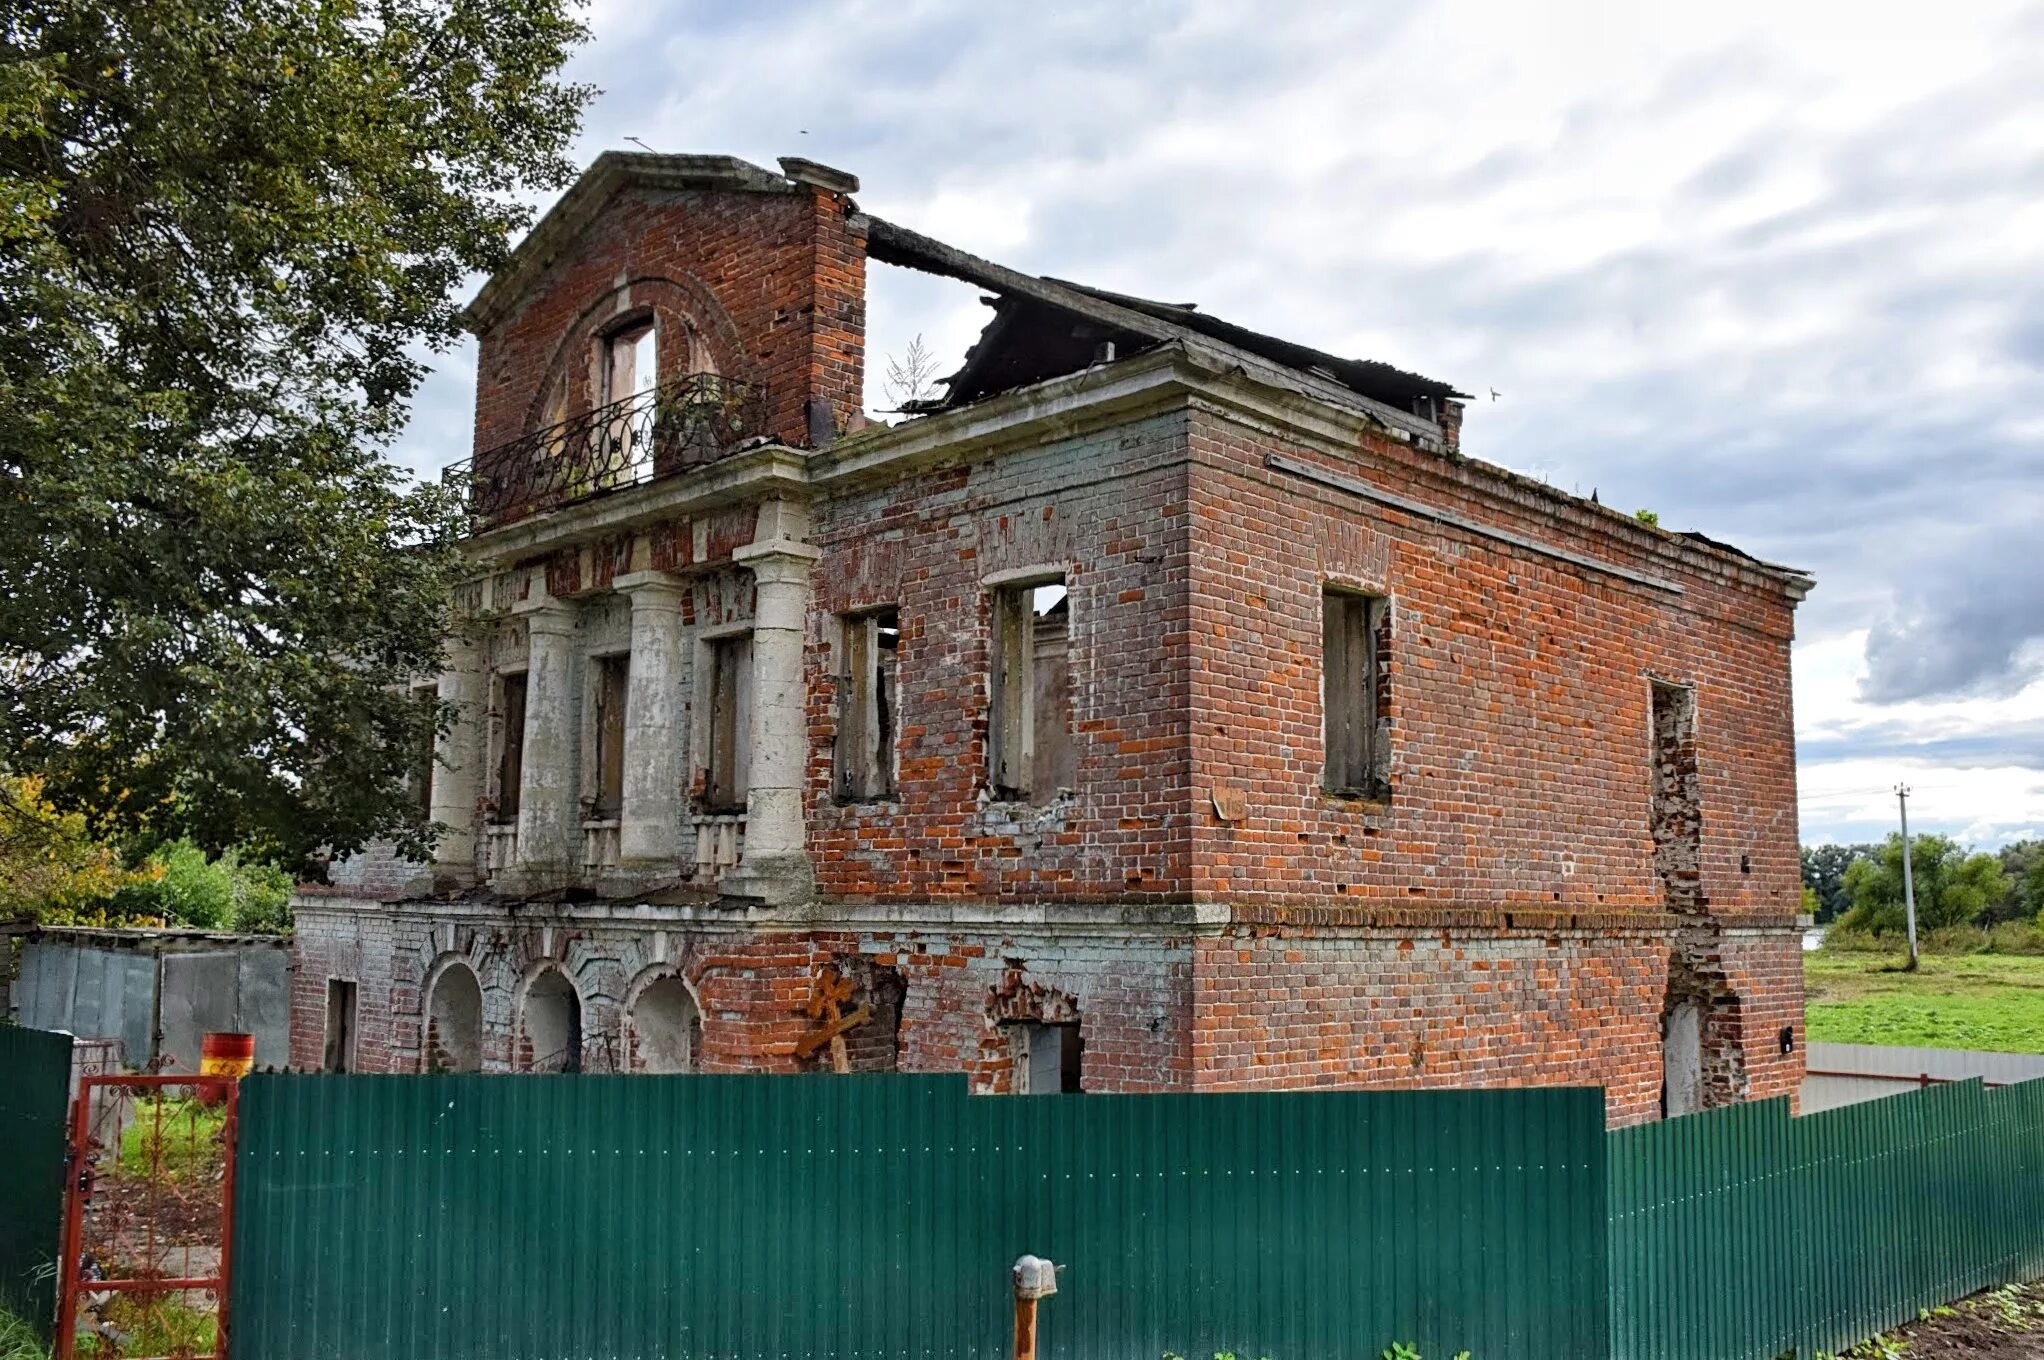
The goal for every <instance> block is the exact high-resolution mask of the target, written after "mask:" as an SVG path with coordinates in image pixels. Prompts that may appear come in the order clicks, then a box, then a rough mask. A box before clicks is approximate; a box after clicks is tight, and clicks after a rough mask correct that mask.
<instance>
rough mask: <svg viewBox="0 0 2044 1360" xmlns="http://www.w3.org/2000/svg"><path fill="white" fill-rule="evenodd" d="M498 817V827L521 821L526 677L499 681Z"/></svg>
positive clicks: (502, 678)
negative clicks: (519, 817) (519, 807)
mask: <svg viewBox="0 0 2044 1360" xmlns="http://www.w3.org/2000/svg"><path fill="white" fill-rule="evenodd" d="M497 686H498V689H497V814H496V818H497V821H498V822H499V823H506V822H515V821H517V820H518V787H519V785H520V784H522V783H523V782H524V780H525V675H524V673H523V672H520V673H518V674H516V675H506V676H502V677H500V678H499V679H498V681H497Z"/></svg>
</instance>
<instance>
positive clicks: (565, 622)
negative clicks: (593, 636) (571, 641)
mask: <svg viewBox="0 0 2044 1360" xmlns="http://www.w3.org/2000/svg"><path fill="white" fill-rule="evenodd" d="M511 617H513V618H516V619H523V620H525V626H526V629H527V630H528V631H529V632H532V633H537V634H541V635H544V636H551V637H565V636H567V635H568V634H569V633H572V632H574V631H575V606H574V605H572V604H570V603H568V602H567V601H566V600H559V599H555V598H554V597H553V596H551V595H541V596H539V597H538V598H537V599H530V600H520V601H518V603H516V604H514V605H512V606H511Z"/></svg>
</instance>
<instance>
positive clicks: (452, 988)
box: [422, 963, 483, 1072]
mask: <svg viewBox="0 0 2044 1360" xmlns="http://www.w3.org/2000/svg"><path fill="white" fill-rule="evenodd" d="M424 1056H425V1061H424V1063H423V1064H422V1065H423V1066H424V1068H425V1070H426V1071H428V1072H480V1071H481V1070H482V1067H483V989H482V987H481V985H480V984H478V983H477V982H476V975H475V973H474V971H473V970H472V969H470V968H469V966H468V965H467V964H465V963H451V964H449V965H448V966H447V967H446V968H445V969H444V970H443V971H442V972H441V974H440V976H439V977H438V978H437V979H436V980H435V981H434V983H433V995H432V998H431V1000H429V1001H428V1002H427V1003H426V1052H425V1055H424Z"/></svg>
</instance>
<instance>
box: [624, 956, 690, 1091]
mask: <svg viewBox="0 0 2044 1360" xmlns="http://www.w3.org/2000/svg"><path fill="white" fill-rule="evenodd" d="M631 1026H632V1066H633V1070H635V1071H639V1072H693V1071H695V1070H696V1061H697V1057H698V1055H699V1054H700V1053H701V1052H702V1041H703V1020H702V1013H701V1011H699V1010H698V1009H697V1007H696V1000H695V997H693V996H692V995H690V994H689V990H688V984H686V983H684V982H683V981H682V980H681V979H680V978H678V977H664V978H660V979H659V980H657V981H655V982H654V983H652V984H651V985H650V986H648V987H647V988H646V990H644V991H643V992H640V993H639V998H638V1000H637V1001H635V1002H633V1003H632V1010H631Z"/></svg>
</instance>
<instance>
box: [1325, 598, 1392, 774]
mask: <svg viewBox="0 0 2044 1360" xmlns="http://www.w3.org/2000/svg"><path fill="white" fill-rule="evenodd" d="M1320 642H1321V653H1320V655H1321V699H1322V704H1323V712H1324V714H1325V720H1326V734H1325V735H1326V759H1325V774H1324V777H1323V781H1322V782H1323V785H1324V787H1325V788H1326V791H1327V792H1328V793H1330V794H1333V795H1335V796H1336V797H1339V798H1368V799H1372V800H1376V801H1382V800H1384V799H1386V798H1389V797H1390V796H1391V778H1390V774H1391V764H1390V755H1391V750H1390V748H1391V739H1390V738H1391V723H1390V704H1389V697H1390V675H1389V669H1390V667H1389V663H1390V650H1391V602H1390V601H1389V600H1387V599H1384V598H1383V597H1382V596H1377V595H1363V594H1359V593H1357V592H1353V591H1346V590H1327V591H1325V592H1323V594H1322V596H1321V634H1320Z"/></svg>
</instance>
